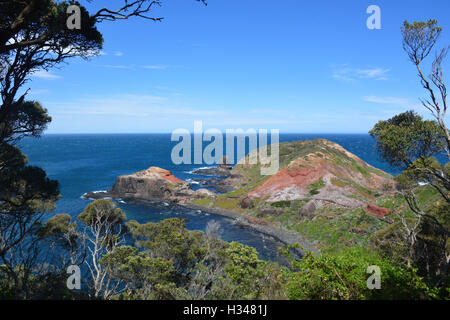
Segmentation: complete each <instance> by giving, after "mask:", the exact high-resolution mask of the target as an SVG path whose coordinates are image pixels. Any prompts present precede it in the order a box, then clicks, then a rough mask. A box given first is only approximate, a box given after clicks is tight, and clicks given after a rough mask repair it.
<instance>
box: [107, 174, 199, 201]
mask: <svg viewBox="0 0 450 320" xmlns="http://www.w3.org/2000/svg"><path fill="white" fill-rule="evenodd" d="M109 193H110V194H111V195H112V196H115V197H122V198H136V199H142V200H169V201H178V200H179V199H181V198H184V197H191V196H193V195H194V191H193V190H192V189H191V187H190V185H189V184H188V183H187V182H185V181H183V180H181V179H178V178H177V177H175V176H174V175H173V174H172V173H171V172H170V171H168V170H165V169H162V168H158V167H150V168H148V169H147V170H143V171H139V172H136V173H133V174H129V175H122V176H119V177H117V179H116V182H115V183H114V185H113V187H112V189H111V190H110V191H109Z"/></svg>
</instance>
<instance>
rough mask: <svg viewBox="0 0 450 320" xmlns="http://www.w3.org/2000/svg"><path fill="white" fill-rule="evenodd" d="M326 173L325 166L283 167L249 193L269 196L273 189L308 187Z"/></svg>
mask: <svg viewBox="0 0 450 320" xmlns="http://www.w3.org/2000/svg"><path fill="white" fill-rule="evenodd" d="M325 173H326V170H325V168H324V167H317V168H298V169H295V170H292V169H290V170H286V169H281V170H280V171H278V172H277V173H276V174H275V175H273V176H272V177H270V178H269V179H267V180H266V181H265V182H264V183H262V184H261V185H259V186H258V187H256V188H255V189H254V190H253V191H252V192H250V193H249V195H257V196H267V195H271V194H272V192H273V191H276V190H283V189H285V188H288V187H292V186H297V187H300V188H306V187H308V186H309V185H310V184H312V183H315V182H317V181H319V180H320V178H322V177H323V176H324V174H325Z"/></svg>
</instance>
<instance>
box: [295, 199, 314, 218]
mask: <svg viewBox="0 0 450 320" xmlns="http://www.w3.org/2000/svg"><path fill="white" fill-rule="evenodd" d="M316 210H317V206H316V203H315V202H314V201H313V200H311V201H308V202H307V203H305V204H304V205H303V206H302V207H301V208H300V209H299V210H298V215H299V216H300V217H308V218H311V217H313V216H314V213H315V212H316Z"/></svg>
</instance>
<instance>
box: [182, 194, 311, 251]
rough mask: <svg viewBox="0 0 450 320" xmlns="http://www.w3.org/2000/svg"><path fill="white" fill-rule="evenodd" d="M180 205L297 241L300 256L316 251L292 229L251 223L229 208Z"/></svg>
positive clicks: (284, 240)
mask: <svg viewBox="0 0 450 320" xmlns="http://www.w3.org/2000/svg"><path fill="white" fill-rule="evenodd" d="M177 205H179V206H181V207H185V208H188V209H192V210H201V211H204V212H207V213H210V214H214V215H218V216H223V217H227V218H230V219H231V220H233V221H234V222H235V223H238V224H239V225H241V226H243V227H246V228H249V229H252V230H253V231H255V232H258V233H261V234H264V235H266V236H269V237H272V238H274V239H275V240H277V241H279V242H281V243H283V244H285V245H292V244H294V243H297V244H299V245H301V247H302V248H303V249H304V250H303V249H300V248H298V249H294V251H295V252H296V253H297V254H300V255H301V256H302V257H303V256H304V255H305V251H312V252H313V253H318V250H317V249H316V248H315V247H314V246H312V245H311V244H309V243H308V242H307V241H305V240H304V239H302V238H301V237H300V235H298V234H297V233H295V232H293V231H289V230H286V229H282V228H278V227H275V226H273V225H261V224H254V223H253V224H252V223H251V222H250V221H248V220H247V219H246V218H247V217H246V216H245V215H242V214H239V213H236V212H234V211H231V210H227V209H219V208H211V207H205V206H202V205H198V204H194V203H185V204H177Z"/></svg>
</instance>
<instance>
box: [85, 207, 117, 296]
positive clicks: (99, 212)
mask: <svg viewBox="0 0 450 320" xmlns="http://www.w3.org/2000/svg"><path fill="white" fill-rule="evenodd" d="M78 219H79V220H80V221H81V222H83V223H84V224H85V225H86V229H85V231H84V233H85V236H86V241H87V243H88V244H87V249H88V252H89V260H90V262H88V261H89V260H87V261H86V264H87V266H88V268H89V272H90V275H91V278H92V287H93V296H94V297H95V298H100V297H103V298H104V299H108V298H109V297H110V296H111V295H112V294H114V293H115V291H116V290H117V288H118V287H119V285H120V283H119V282H114V281H112V277H111V276H110V274H109V273H108V272H107V271H106V270H105V269H104V268H103V266H102V264H101V262H100V260H101V259H102V258H103V257H104V256H105V255H107V254H108V253H110V252H112V251H114V249H115V248H116V247H117V245H118V244H119V243H121V242H122V240H123V239H122V236H123V234H124V233H125V230H126V228H125V225H124V221H125V220H126V216H125V214H124V213H123V211H122V210H121V209H120V208H117V206H116V204H115V203H114V202H112V201H111V200H103V199H100V200H95V201H94V202H92V203H90V204H89V205H88V206H87V207H86V209H84V211H83V212H82V213H81V214H80V215H79V216H78Z"/></svg>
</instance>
